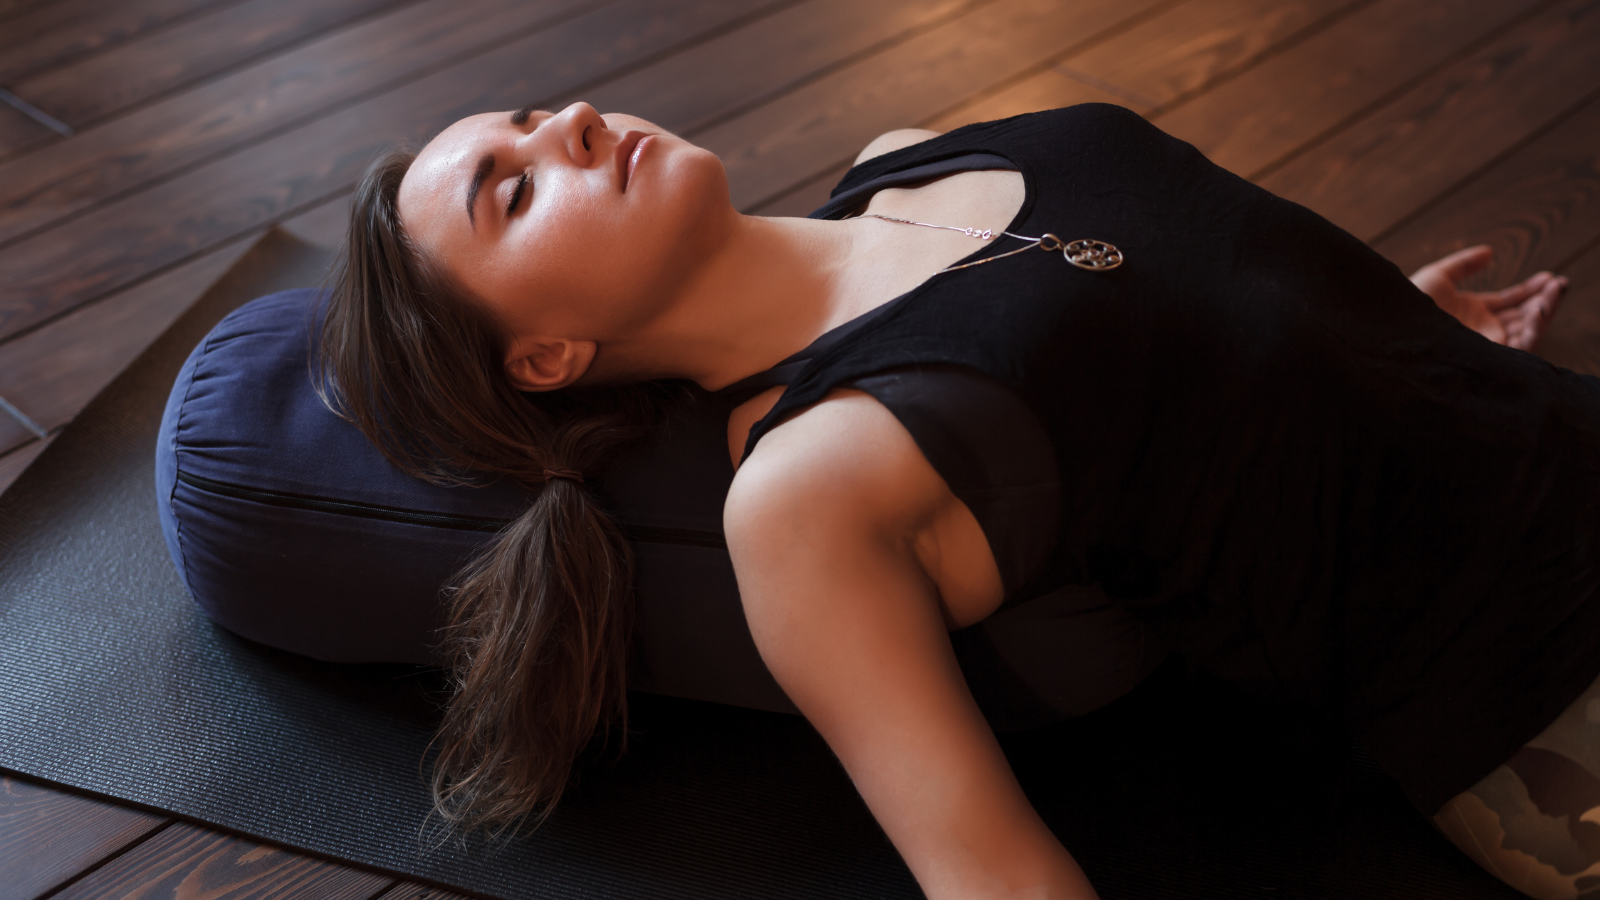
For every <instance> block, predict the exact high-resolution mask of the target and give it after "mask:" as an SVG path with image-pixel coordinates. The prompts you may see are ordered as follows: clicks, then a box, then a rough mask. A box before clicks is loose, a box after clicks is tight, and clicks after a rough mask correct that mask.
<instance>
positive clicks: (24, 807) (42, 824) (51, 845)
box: [0, 459, 170, 900]
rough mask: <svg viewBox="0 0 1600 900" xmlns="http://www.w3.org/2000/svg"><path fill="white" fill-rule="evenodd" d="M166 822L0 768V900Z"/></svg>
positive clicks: (35, 892) (33, 889)
mask: <svg viewBox="0 0 1600 900" xmlns="http://www.w3.org/2000/svg"><path fill="white" fill-rule="evenodd" d="M4 469H5V463H4V461H3V459H0V479H3V478H4ZM4 483H5V484H9V483H10V481H9V480H6V481H5V482H4ZM3 489H4V488H3V487H0V490H3ZM168 821H170V820H169V819H167V818H166V817H165V816H157V815H151V814H149V813H143V812H138V811H136V810H132V809H124V808H122V807H118V806H112V805H111V804H109V803H103V802H101V801H99V800H91V799H89V798H87V797H80V796H77V795H76V794H69V793H66V792H65V791H59V790H55V789H53V788H48V787H44V786H43V785H38V784H33V783H31V782H28V781H23V780H20V779H18V778H17V777H16V776H13V775H9V774H3V773H0V871H3V872H5V875H6V877H5V878H4V879H0V900H33V898H34V897H37V896H39V895H40V894H43V893H46V892H48V891H51V890H54V889H55V888H57V887H59V886H61V884H62V883H64V882H66V881H67V880H68V879H70V878H72V877H73V876H75V875H77V874H78V873H79V872H82V871H83V870H84V869H86V868H88V867H89V866H92V865H94V864H95V863H98V862H100V861H101V860H103V859H105V858H106V857H109V856H111V855H112V854H114V853H117V852H118V851H120V850H122V849H123V848H124V847H126V846H127V845H128V844H130V843H132V842H134V841H136V840H139V839H140V838H142V837H144V836H145V835H147V834H149V833H151V832H152V831H154V830H156V829H157V828H160V827H161V826H163V825H165V824H166V823H167V822H168Z"/></svg>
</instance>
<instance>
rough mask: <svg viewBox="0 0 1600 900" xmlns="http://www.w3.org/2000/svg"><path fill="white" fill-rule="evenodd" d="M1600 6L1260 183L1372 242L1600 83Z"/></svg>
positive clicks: (1562, 20) (1415, 93)
mask: <svg viewBox="0 0 1600 900" xmlns="http://www.w3.org/2000/svg"><path fill="white" fill-rule="evenodd" d="M1595 47H1600V0H1562V2H1559V3H1556V4H1555V5H1554V6H1552V7H1550V8H1547V9H1545V10H1543V11H1541V12H1540V13H1539V14H1538V15H1535V16H1533V17H1531V18H1529V19H1527V20H1525V21H1523V22H1522V23H1521V24H1520V25H1518V26H1517V27H1515V28H1513V29H1511V30H1510V31H1508V32H1506V33H1504V34H1502V35H1500V36H1498V37H1496V38H1495V39H1494V40H1493V41H1492V42H1490V43H1489V44H1487V45H1485V46H1484V47H1482V48H1481V49H1479V50H1478V51H1477V52H1474V53H1472V54H1471V55H1470V56H1468V57H1467V58H1465V59H1463V60H1461V61H1460V62H1457V63H1454V64H1452V65H1450V66H1448V67H1446V68H1444V69H1442V70H1440V71H1439V72H1438V73H1436V74H1434V75H1432V76H1429V77H1428V78H1427V79H1425V80H1424V81H1422V82H1421V83H1419V84H1418V85H1417V86H1416V87H1414V88H1412V89H1411V90H1408V91H1406V92H1405V93H1404V94H1402V95H1401V96H1400V97H1398V98H1397V99H1395V100H1394V101H1393V102H1392V103H1389V104H1387V105H1386V106H1384V107H1383V108H1382V109H1381V110H1379V111H1377V112H1376V113H1374V114H1373V115H1371V116H1368V117H1366V118H1364V119H1362V120H1361V121H1360V122H1358V123H1356V124H1355V125H1353V126H1352V127H1350V128H1349V129H1346V130H1344V131H1341V132H1340V133H1339V134H1338V135H1337V136H1335V137H1333V138H1332V139H1330V140H1328V141H1327V142H1325V143H1323V144H1321V145H1319V146H1317V147H1316V148H1315V149H1313V150H1311V151H1309V152H1307V153H1306V154H1305V155H1303V156H1300V157H1298V158H1296V159H1294V160H1293V161H1291V162H1289V163H1288V164H1287V165H1285V166H1284V167H1283V168H1281V169H1278V170H1276V171H1274V172H1272V173H1271V174H1270V175H1268V176H1266V177H1265V178H1263V179H1261V181H1260V183H1261V184H1262V185H1263V186H1264V187H1266V188H1267V189H1269V190H1271V191H1273V192H1275V193H1277V194H1280V195H1281V196H1284V197H1287V198H1289V199H1291V200H1294V201H1296V202H1299V203H1302V204H1304V205H1306V206H1309V207H1311V208H1312V209H1314V210H1316V211H1317V212H1319V213H1321V214H1323V215H1324V216H1327V217H1328V218H1329V219H1332V220H1333V221H1334V222H1335V223H1337V224H1339V225H1341V226H1343V227H1344V228H1346V229H1347V230H1349V231H1351V232H1352V233H1354V234H1355V235H1356V236H1357V237H1360V238H1361V239H1363V240H1367V241H1371V240H1374V239H1376V238H1379V237H1381V236H1382V235H1383V234H1384V233H1385V232H1386V231H1387V230H1388V229H1389V228H1391V227H1393V226H1394V225H1395V224H1397V223H1398V222H1400V220H1401V219H1403V218H1404V217H1406V216H1407V215H1409V214H1411V213H1412V212H1414V211H1415V210H1417V209H1418V208H1420V207H1421V206H1422V205H1423V204H1424V203H1426V202H1427V201H1428V200H1430V199H1432V198H1433V197H1435V196H1437V195H1438V194H1439V193H1440V192H1442V191H1444V190H1446V189H1448V188H1450V187H1451V186H1452V185H1454V184H1456V183H1457V182H1459V181H1460V180H1462V179H1464V178H1466V177H1468V176H1470V175H1471V174H1472V173H1473V172H1475V171H1476V170H1478V169H1479V168H1481V167H1482V166H1484V165H1486V164H1488V163H1490V162H1492V161H1493V160H1494V159H1495V157H1497V156H1499V155H1501V154H1502V153H1505V152H1506V151H1508V150H1510V149H1511V148H1513V147H1515V146H1516V145H1517V143H1518V142H1520V141H1521V140H1523V139H1524V138H1525V137H1527V136H1528V135H1529V134H1530V133H1531V132H1533V131H1535V130H1536V129H1538V128H1539V127H1541V126H1543V125H1545V124H1546V123H1548V122H1550V121H1552V120H1554V119H1555V118H1556V117H1558V116H1559V115H1561V113H1562V112H1563V111H1564V110H1567V109H1569V108H1571V107H1572V106H1574V105H1575V104H1576V103H1578V102H1580V101H1581V100H1582V99H1583V98H1584V97H1586V96H1588V95H1589V94H1590V93H1591V92H1593V91H1594V90H1595V88H1596V86H1597V85H1600V53H1596V52H1594V48H1595Z"/></svg>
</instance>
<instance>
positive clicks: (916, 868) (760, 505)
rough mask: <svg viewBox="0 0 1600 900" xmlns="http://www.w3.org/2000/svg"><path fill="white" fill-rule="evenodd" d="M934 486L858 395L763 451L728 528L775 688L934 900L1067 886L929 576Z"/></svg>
mask: <svg viewBox="0 0 1600 900" xmlns="http://www.w3.org/2000/svg"><path fill="white" fill-rule="evenodd" d="M880 417H887V419H886V420H885V419H883V418H880ZM913 456H914V457H915V460H913V459H912V457H913ZM917 462H920V463H921V466H920V468H919V466H918V465H916V464H915V463H917ZM931 472H932V470H931V467H928V466H927V464H926V461H925V460H924V459H923V458H922V457H921V455H920V451H919V450H918V449H917V447H916V445H915V443H914V442H913V441H912V440H911V438H910V435H909V434H906V433H905V431H904V429H903V428H901V427H899V425H898V423H897V422H895V421H894V420H893V416H892V414H891V413H889V412H888V411H887V410H885V409H883V408H882V407H881V406H879V405H878V404H877V403H876V401H873V400H871V399H870V398H868V397H866V396H865V395H857V394H854V392H849V393H847V394H846V395H845V396H836V398H835V399H830V400H828V401H826V402H824V403H821V404H818V405H817V406H814V407H812V408H810V409H809V410H807V411H805V412H803V413H801V414H800V415H799V416H797V417H795V418H793V419H791V420H789V421H787V422H785V423H784V424H783V425H780V426H779V427H777V428H775V429H773V430H772V431H770V432H768V433H767V435H766V436H764V437H763V438H762V442H761V444H759V445H758V446H757V449H756V451H755V452H754V453H752V454H751V455H750V457H749V459H748V460H746V462H745V465H744V466H743V467H741V468H740V470H739V473H738V475H737V476H736V477H735V479H734V484H733V487H732V488H731V490H730V491H729V494H728V501H727V507H726V510H725V517H724V518H725V526H726V531H727V534H728V548H729V551H730V552H731V553H732V555H733V562H734V569H735V572H736V574H737V576H738V581H739V592H740V596H741V598H742V601H743V603H744V608H745V616H746V619H747V621H748V623H749V625H750V631H751V634H752V636H753V637H754V638H755V641H756V646H757V648H758V649H759V650H760V651H761V656H762V659H763V660H764V661H765V662H766V664H767V666H768V668H769V669H770V670H771V671H772V674H773V676H774V677H775V678H777V680H778V683H779V684H780V685H781V686H782V687H783V689H784V690H785V691H786V692H787V693H788V694H789V697H790V699H791V700H793V701H794V703H795V705H796V706H798V707H799V708H800V710H801V712H803V713H805V715H806V717H807V718H808V719H809V720H810V721H811V723H812V724H813V725H814V726H816V728H817V730H818V731H819V732H820V733H821V734H822V736H823V737H824V738H825V739H826V740H827V742H828V745H829V746H830V747H831V748H832V749H833V751H834V752H835V753H836V754H838V756H839V759H840V761H841V762H843V763H844V766H845V769H846V770H847V771H848V772H849V774H850V777H851V778H852V780H853V781H854V782H855V784H856V787H857V788H858V789H859V790H860V791H861V794H862V796H863V798H864V799H865V800H866V801H867V805H868V806H869V807H870V808H871V809H872V811H873V814H874V815H875V816H876V817H877V819H878V821H879V823H880V824H881V825H882V826H883V828H884V830H885V831H886V832H887V833H888V835H889V837H890V839H891V840H892V841H893V842H894V843H895V846H896V847H897V848H898V849H899V850H900V852H901V854H902V855H903V856H904V857H905V858H906V862H907V864H908V865H910V866H911V869H912V871H913V873H915V874H916V876H917V878H918V880H919V882H921V883H922V884H923V887H924V889H925V890H927V891H928V893H929V895H930V896H935V897H936V896H940V895H941V894H944V892H943V891H935V890H933V889H932V886H933V885H945V886H949V887H955V886H959V887H960V890H959V891H953V892H952V893H956V894H959V895H962V896H977V895H978V894H977V893H976V892H973V891H971V890H968V889H969V888H972V887H974V885H975V884H976V883H978V882H975V881H973V879H977V880H978V881H984V880H985V879H987V880H988V881H987V883H990V884H992V883H993V879H995V878H999V879H1000V880H1002V881H1008V880H1010V879H1013V878H1023V879H1028V878H1036V877H1037V876H1040V873H1041V872H1046V873H1049V872H1055V873H1056V874H1058V875H1059V872H1060V863H1061V860H1062V859H1067V864H1068V865H1070V858H1067V857H1065V851H1063V850H1061V849H1060V845H1059V844H1057V843H1055V841H1054V838H1053V837H1051V836H1050V835H1049V832H1048V829H1045V828H1044V826H1043V824H1042V823H1041V822H1039V820H1038V817H1037V815H1036V814H1034V813H1033V810H1032V807H1031V806H1030V805H1029V804H1028V802H1027V799H1026V797H1025V796H1024V795H1023V794H1022V792H1021V789H1020V787H1018V786H1017V784H1016V780H1015V778H1014V776H1013V775H1012V774H1011V770H1010V767H1009V765H1008V764H1007V762H1006V760H1005V757H1004V755H1003V754H1002V753H1001V752H1000V750H999V746H998V744H997V743H996V742H995V740H994V736H993V733H992V732H991V731H990V730H989V727H988V724H987V723H986V722H985V721H984V719H983V716H982V714H981V713H980V712H979V711H978V708H977V705H976V704H975V703H974V702H973V700H972V695H971V693H970V691H969V690H968V689H967V685H966V681H965V679H964V678H963V676H962V674H961V670H960V667H959V666H958V665H957V663H956V659H955V654H954V652H953V650H952V649H951V646H950V640H949V635H948V632H947V630H946V627H945V621H944V617H943V615H942V613H941V608H940V604H939V597H938V593H937V590H936V589H935V587H934V585H933V583H932V581H931V580H930V578H929V577H928V576H927V574H926V573H925V572H924V570H923V568H922V567H921V565H920V564H919V561H918V557H917V553H916V548H915V542H916V535H917V532H918V528H919V527H921V523H922V522H924V521H926V520H927V519H928V518H929V517H930V516H933V515H936V513H937V509H938V507H939V503H940V497H941V496H943V495H944V494H947V493H948V489H947V488H945V487H944V485H943V482H942V481H941V480H939V479H938V476H937V475H936V474H931V478H932V482H929V481H928V480H927V479H928V478H929V477H930V473H931ZM1052 866H1055V867H1056V868H1054V869H1052V868H1051V867H1052ZM997 872H998V873H1004V874H997ZM1047 880H1048V879H1047ZM945 895H949V894H945Z"/></svg>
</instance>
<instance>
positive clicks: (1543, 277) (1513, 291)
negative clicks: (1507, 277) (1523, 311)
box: [1477, 272, 1555, 312]
mask: <svg viewBox="0 0 1600 900" xmlns="http://www.w3.org/2000/svg"><path fill="white" fill-rule="evenodd" d="M1554 278H1555V276H1554V275H1551V274H1550V273H1549V272H1539V273H1538V274H1536V275H1533V276H1532V277H1530V278H1528V279H1527V280H1526V281H1522V282H1519V283H1517V284H1513V285H1512V286H1511V287H1508V288H1506V289H1504V290H1499V291H1489V292H1487V293H1483V294H1478V295H1477V296H1478V298H1479V299H1481V300H1482V301H1483V302H1484V305H1485V306H1488V307H1489V309H1491V310H1494V311H1496V312H1498V311H1500V310H1502V309H1509V308H1510V307H1513V306H1516V305H1518V304H1520V303H1522V302H1524V301H1525V300H1527V299H1528V298H1529V297H1532V296H1533V295H1535V294H1537V293H1539V292H1540V291H1541V290H1544V289H1545V288H1546V287H1547V286H1549V285H1550V283H1551V282H1552V281H1553V280H1554Z"/></svg>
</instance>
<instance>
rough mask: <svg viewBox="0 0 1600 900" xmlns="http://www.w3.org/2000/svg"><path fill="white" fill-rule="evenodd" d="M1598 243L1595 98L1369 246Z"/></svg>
mask: <svg viewBox="0 0 1600 900" xmlns="http://www.w3.org/2000/svg"><path fill="white" fill-rule="evenodd" d="M1597 240H1600V97H1597V98H1596V99H1594V100H1591V101H1589V103H1588V105H1587V106H1585V107H1583V108H1582V109H1581V110H1579V111H1578V112H1576V113H1575V114H1573V115H1571V116H1569V117H1567V118H1566V119H1565V120H1563V121H1562V122H1561V124H1559V125H1557V126H1556V127H1555V128H1553V129H1551V130H1550V131H1549V132H1546V133H1545V134H1543V135H1541V136H1540V137H1539V138H1538V139H1537V140H1534V141H1532V142H1530V143H1529V144H1527V145H1526V146H1524V147H1521V148H1520V149H1518V150H1517V151H1516V152H1515V153H1513V154H1512V155H1511V156H1509V157H1507V158H1506V159H1504V160H1502V161H1501V162H1500V163H1498V164H1497V165H1495V166H1494V167H1493V168H1491V169H1489V170H1488V171H1486V172H1484V173H1483V174H1482V175H1480V176H1478V177H1477V178H1474V179H1473V180H1472V181H1470V182H1468V183H1467V184H1465V185H1463V186H1462V187H1461V189H1460V190H1457V191H1456V192H1454V193H1453V194H1451V195H1450V196H1449V197H1447V198H1445V199H1444V200H1443V201H1442V202H1440V203H1439V204H1437V205H1436V206H1434V207H1432V208H1430V209H1429V210H1428V211H1427V212H1426V213H1424V214H1423V215H1421V216H1419V217H1418V218H1416V219H1414V220H1412V221H1410V222H1407V223H1406V224H1405V225H1404V226H1402V227H1401V228H1400V229H1398V230H1397V231H1395V232H1394V233H1393V234H1391V235H1389V236H1388V237H1386V238H1384V239H1383V240H1382V241H1381V242H1379V243H1378V244H1377V245H1376V246H1377V249H1378V250H1379V251H1380V252H1382V253H1383V254H1384V255H1385V256H1387V257H1389V258H1390V259H1392V260H1394V261H1395V263H1396V264H1398V265H1399V266H1400V267H1401V268H1403V269H1405V270H1406V271H1408V272H1409V271H1411V270H1413V269H1416V268H1418V267H1420V266H1422V265H1424V264H1426V263H1428V262H1431V261H1432V260H1435V259H1438V258H1439V257H1441V256H1444V255H1445V254H1447V253H1451V252H1453V251H1455V250H1459V249H1461V248H1462V247H1467V246H1471V245H1473V244H1489V245H1491V246H1493V247H1494V250H1495V261H1494V264H1493V265H1492V266H1491V267H1490V268H1489V270H1488V271H1486V272H1485V273H1484V274H1483V276H1482V277H1481V279H1480V280H1481V282H1482V283H1483V284H1486V285H1504V284H1510V283H1512V282H1515V281H1518V280H1520V279H1522V278H1526V277H1527V276H1529V275H1532V274H1533V273H1535V272H1538V271H1540V270H1543V269H1553V268H1555V267H1556V266H1558V265H1560V264H1562V263H1563V262H1565V261H1567V260H1569V259H1571V258H1572V257H1573V256H1575V255H1576V254H1577V253H1578V252H1579V251H1581V250H1582V249H1583V248H1584V247H1587V246H1589V245H1590V244H1592V243H1594V242H1595V241H1597ZM3 393H4V391H3V390H0V394H3Z"/></svg>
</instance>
